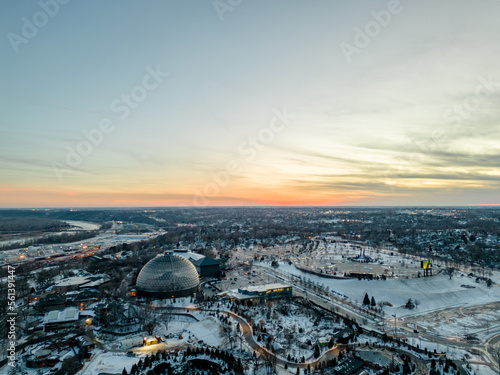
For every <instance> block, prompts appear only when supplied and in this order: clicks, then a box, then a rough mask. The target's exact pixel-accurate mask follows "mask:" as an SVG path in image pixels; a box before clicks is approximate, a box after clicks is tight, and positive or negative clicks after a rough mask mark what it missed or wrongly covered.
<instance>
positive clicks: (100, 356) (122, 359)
mask: <svg viewBox="0 0 500 375" xmlns="http://www.w3.org/2000/svg"><path fill="white" fill-rule="evenodd" d="M95 353H96V354H95V356H94V357H92V358H91V359H90V360H89V361H88V362H87V363H86V364H85V366H84V368H83V369H82V370H81V371H80V372H78V375H96V374H100V373H110V374H121V373H122V371H123V369H124V368H125V369H126V370H127V372H128V373H130V369H131V368H132V366H133V365H134V364H135V363H137V362H139V360H140V358H138V357H129V356H127V355H126V354H124V353H103V352H102V351H100V350H95Z"/></svg>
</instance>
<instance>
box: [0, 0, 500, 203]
mask: <svg viewBox="0 0 500 375" xmlns="http://www.w3.org/2000/svg"><path fill="white" fill-rule="evenodd" d="M498 14H500V1H496V0H442V1H439V2H436V1H432V0H418V1H411V0H389V1H387V0H383V1H378V0H372V1H362V2H361V1H360V2H348V1H340V0H311V1H302V0H252V1H250V0H215V1H195V0H185V1H179V0H177V1H174V0H172V1H166V0H162V1H158V0H151V1H141V2H139V1H131V0H120V1H118V0H108V1H106V2H103V1H97V0H86V1H76V0H39V1H31V0H30V1H15V0H6V1H2V2H0V29H1V30H0V35H1V41H0V58H1V60H0V61H1V65H0V66H1V68H0V82H1V85H0V129H1V138H0V207H5V208H7V207H19V208H21V207H26V208H31V207H114V206H127V207H132V206H141V207H142V206H202V207H205V206H216V205H222V206H228V205H231V206H233V205H244V206H253V205H257V206H259V205H266V206H267V205H301V206H303V205H314V206H323V205H324V206H342V205H348V206H370V205H375V206H384V205H389V206H392V205H402V206H406V205H410V206H417V205H423V206H425V205H460V206H462V205H476V204H482V205H489V204H499V203H500V193H499V188H500V168H499V167H500V105H499V104H500V65H499V61H500V43H499V39H498V36H499V35H500V22H498Z"/></svg>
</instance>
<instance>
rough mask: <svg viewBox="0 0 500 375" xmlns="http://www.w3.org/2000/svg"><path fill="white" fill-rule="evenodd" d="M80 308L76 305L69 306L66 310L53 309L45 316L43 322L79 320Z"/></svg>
mask: <svg viewBox="0 0 500 375" xmlns="http://www.w3.org/2000/svg"><path fill="white" fill-rule="evenodd" d="M79 316H80V310H78V309H77V308H76V307H68V308H66V309H64V310H52V311H50V312H48V313H47V314H45V316H44V317H43V324H50V323H63V322H71V321H75V320H78V318H79Z"/></svg>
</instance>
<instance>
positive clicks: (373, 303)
mask: <svg viewBox="0 0 500 375" xmlns="http://www.w3.org/2000/svg"><path fill="white" fill-rule="evenodd" d="M370 305H372V306H373V307H375V306H377V304H376V303H375V298H373V296H372V300H371V301H370Z"/></svg>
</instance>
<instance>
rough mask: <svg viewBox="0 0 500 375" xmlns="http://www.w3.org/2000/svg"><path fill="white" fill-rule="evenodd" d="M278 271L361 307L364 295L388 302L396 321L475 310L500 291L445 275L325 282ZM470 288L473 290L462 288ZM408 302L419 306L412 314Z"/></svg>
mask: <svg viewBox="0 0 500 375" xmlns="http://www.w3.org/2000/svg"><path fill="white" fill-rule="evenodd" d="M278 270H279V271H284V272H286V273H290V274H294V275H299V276H302V277H303V278H305V279H310V280H311V281H313V282H315V283H320V284H323V285H326V286H328V287H329V288H330V290H332V291H335V292H338V293H341V294H344V295H346V296H348V297H349V299H351V300H353V301H357V302H358V303H361V302H362V301H363V297H364V295H365V293H368V295H369V296H370V298H371V297H372V296H373V297H374V298H375V301H376V302H389V303H391V304H392V305H393V307H389V306H386V307H385V308H384V310H385V312H386V314H394V313H396V314H397V316H398V317H404V316H414V315H421V314H426V313H430V312H432V311H437V310H442V309H446V308H451V307H455V306H462V307H463V306H474V305H482V304H487V303H491V302H496V301H500V287H498V286H496V285H493V287H491V288H488V287H487V286H486V285H485V284H484V283H476V282H475V281H474V280H475V279H474V278H471V277H468V276H461V275H463V274H461V275H456V276H454V277H453V279H452V280H450V279H449V277H448V276H446V275H444V274H440V275H437V276H433V277H425V278H424V277H421V278H413V279H388V280H385V281H383V280H358V279H348V280H338V279H327V278H322V277H319V276H315V275H312V274H308V273H305V272H302V271H299V270H297V269H296V268H295V267H294V266H293V265H288V264H283V263H282V264H280V267H279V269H278ZM461 285H472V286H474V287H475V288H470V289H469V288H464V287H461ZM409 298H411V299H412V300H413V301H417V302H418V307H417V308H416V309H413V310H409V309H406V308H404V305H405V304H406V302H407V301H408V299H409Z"/></svg>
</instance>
